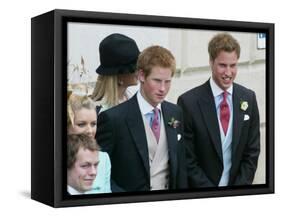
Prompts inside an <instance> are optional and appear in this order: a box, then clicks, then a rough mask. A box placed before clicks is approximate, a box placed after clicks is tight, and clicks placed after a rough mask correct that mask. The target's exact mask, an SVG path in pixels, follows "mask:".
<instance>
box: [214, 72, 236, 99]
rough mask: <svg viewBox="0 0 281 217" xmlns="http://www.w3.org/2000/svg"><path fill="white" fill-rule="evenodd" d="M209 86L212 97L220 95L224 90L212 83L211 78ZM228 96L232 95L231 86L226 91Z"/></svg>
mask: <svg viewBox="0 0 281 217" xmlns="http://www.w3.org/2000/svg"><path fill="white" fill-rule="evenodd" d="M210 86H211V90H212V93H213V96H214V97H217V96H219V95H221V94H222V93H223V92H224V90H222V89H221V88H220V87H219V86H218V85H217V84H216V82H215V81H214V79H213V77H211V78H210ZM226 91H227V92H228V94H230V95H232V92H233V84H232V85H231V86H230V87H229V88H228V89H227V90H226Z"/></svg>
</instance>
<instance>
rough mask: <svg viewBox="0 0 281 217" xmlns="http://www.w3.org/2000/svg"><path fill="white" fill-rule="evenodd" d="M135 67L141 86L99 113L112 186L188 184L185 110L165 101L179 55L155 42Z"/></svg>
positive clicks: (177, 186) (150, 187) (174, 186)
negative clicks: (136, 91)
mask: <svg viewBox="0 0 281 217" xmlns="http://www.w3.org/2000/svg"><path fill="white" fill-rule="evenodd" d="M137 71H138V73H139V80H140V91H139V92H138V93H137V94H136V95H134V96H133V97H132V98H131V99H129V100H128V101H126V102H124V103H122V104H120V105H118V106H116V107H113V108H112V109H109V110H107V111H105V112H102V113H101V114H100V115H99V117H98V129H97V135H96V138H97V141H98V142H99V144H100V145H101V147H102V150H104V151H106V152H108V154H109V156H110V160H111V165H112V167H111V187H112V191H113V192H122V191H131V192H132V191H150V190H164V189H180V188H186V187H187V176H186V172H187V170H186V163H185V150H184V144H183V139H182V130H183V129H182V125H181V124H180V123H182V113H181V110H180V108H179V107H177V106H176V105H174V104H172V103H169V102H166V101H164V99H165V97H166V95H167V93H168V91H169V89H170V85H171V80H172V76H173V74H174V72H175V59H174V57H173V55H172V54H171V52H170V51H169V50H167V49H165V48H163V47H160V46H151V47H148V48H147V49H145V50H144V51H143V52H142V53H141V54H140V56H139V58H138V62H137Z"/></svg>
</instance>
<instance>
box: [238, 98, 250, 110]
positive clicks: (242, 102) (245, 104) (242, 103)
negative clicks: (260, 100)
mask: <svg viewBox="0 0 281 217" xmlns="http://www.w3.org/2000/svg"><path fill="white" fill-rule="evenodd" d="M248 106H249V105H248V102H247V101H242V100H241V101H240V108H241V110H243V111H246V110H247V108H248Z"/></svg>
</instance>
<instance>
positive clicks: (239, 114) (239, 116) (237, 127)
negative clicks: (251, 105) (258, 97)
mask: <svg viewBox="0 0 281 217" xmlns="http://www.w3.org/2000/svg"><path fill="white" fill-rule="evenodd" d="M241 99H242V94H241V93H240V91H239V88H237V86H236V85H235V84H233V97H232V101H233V135H232V153H233V154H234V153H235V150H236V148H237V144H238V142H239V139H240V134H241V129H242V125H243V121H244V120H243V115H244V113H243V111H242V110H241V109H240V100H241Z"/></svg>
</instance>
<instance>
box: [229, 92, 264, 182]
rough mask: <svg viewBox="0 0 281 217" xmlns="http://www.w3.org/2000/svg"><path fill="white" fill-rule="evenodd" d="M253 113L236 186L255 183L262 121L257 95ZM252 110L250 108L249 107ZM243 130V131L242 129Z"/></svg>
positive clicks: (253, 104) (254, 96) (254, 100)
mask: <svg viewBox="0 0 281 217" xmlns="http://www.w3.org/2000/svg"><path fill="white" fill-rule="evenodd" d="M251 102H252V111H251V113H249V114H250V127H249V132H248V138H247V143H246V146H245V150H244V152H243V156H242V160H241V163H240V168H239V171H238V174H237V176H236V178H235V181H234V185H250V184H252V182H253V179H254V176H255V172H256V169H257V161H258V157H259V153H260V119H259V111H258V106H257V100H256V95H255V93H253V94H252V100H251ZM249 108H250V106H249ZM242 130H243V129H242Z"/></svg>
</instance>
